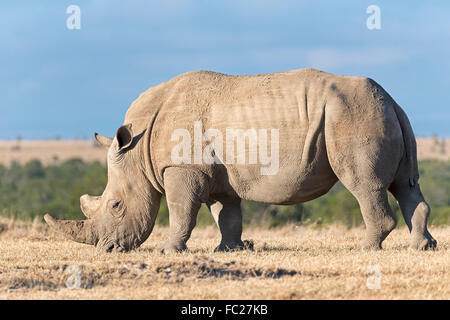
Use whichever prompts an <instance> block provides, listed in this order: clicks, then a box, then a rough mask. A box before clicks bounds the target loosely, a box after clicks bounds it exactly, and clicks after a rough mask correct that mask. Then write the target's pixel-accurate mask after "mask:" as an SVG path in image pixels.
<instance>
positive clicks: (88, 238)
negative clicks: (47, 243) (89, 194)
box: [44, 213, 98, 245]
mask: <svg viewBox="0 0 450 320" xmlns="http://www.w3.org/2000/svg"><path fill="white" fill-rule="evenodd" d="M44 220H45V222H47V224H48V225H49V226H50V227H52V228H53V229H55V230H56V231H57V232H60V233H62V234H63V235H64V236H65V237H66V238H68V239H70V240H73V241H76V242H80V243H85V244H91V245H96V244H97V242H98V235H97V232H96V229H95V227H94V224H93V221H92V220H90V219H88V220H58V219H55V218H53V217H52V216H51V215H49V214H48V213H47V214H46V215H45V216H44Z"/></svg>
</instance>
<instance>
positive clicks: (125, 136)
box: [116, 123, 133, 151]
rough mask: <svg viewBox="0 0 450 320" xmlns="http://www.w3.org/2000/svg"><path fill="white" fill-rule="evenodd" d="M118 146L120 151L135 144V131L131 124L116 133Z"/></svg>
mask: <svg viewBox="0 0 450 320" xmlns="http://www.w3.org/2000/svg"><path fill="white" fill-rule="evenodd" d="M116 139H117V144H118V148H119V149H118V151H122V150H124V149H126V148H128V147H129V146H130V145H131V143H132V142H133V131H132V130H131V123H129V124H125V125H123V126H121V127H120V128H119V129H118V130H117V133H116Z"/></svg>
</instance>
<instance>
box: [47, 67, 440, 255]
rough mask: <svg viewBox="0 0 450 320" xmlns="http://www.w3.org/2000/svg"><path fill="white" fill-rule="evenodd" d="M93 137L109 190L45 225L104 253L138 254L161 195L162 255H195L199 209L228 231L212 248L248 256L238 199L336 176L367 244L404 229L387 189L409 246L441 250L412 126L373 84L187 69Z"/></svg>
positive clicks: (326, 184)
mask: <svg viewBox="0 0 450 320" xmlns="http://www.w3.org/2000/svg"><path fill="white" fill-rule="evenodd" d="M230 132H231V133H232V134H231V138H230V137H229V136H228V133H230ZM269 133H270V139H269ZM225 136H226V139H225ZM95 138H96V140H97V141H98V142H99V143H100V144H102V145H104V146H106V147H107V148H108V154H107V163H108V183H107V186H106V188H105V190H104V192H103V194H102V195H101V196H97V197H94V196H89V195H83V196H81V198H80V203H81V205H80V206H81V210H82V211H83V213H84V214H85V216H86V218H87V219H85V220H58V219H55V218H53V217H52V216H50V215H49V214H46V215H45V217H44V218H45V220H46V222H47V223H48V224H49V225H50V226H51V227H53V228H54V229H56V230H57V231H59V232H61V233H63V234H64V235H65V236H66V237H68V238H69V239H72V240H74V241H77V242H81V243H86V244H90V245H95V246H97V248H99V249H101V250H106V251H128V250H131V249H134V248H137V247H139V246H140V245H141V244H142V243H143V242H144V241H145V240H146V239H147V238H148V237H149V235H150V233H151V232H152V229H153V227H154V224H155V219H156V216H157V213H158V210H159V206H160V200H161V197H162V196H163V195H164V196H165V197H166V200H167V204H168V209H169V225H170V227H169V237H168V240H167V241H166V242H165V243H164V244H163V245H162V246H161V252H164V253H171V252H179V251H183V250H185V249H186V248H187V247H186V242H187V241H188V239H189V237H190V235H191V232H192V229H193V228H194V226H195V224H196V217H197V213H198V210H199V208H200V206H201V205H202V204H203V203H205V204H206V205H207V206H208V208H209V209H210V211H211V214H212V215H213V217H214V219H215V221H216V223H217V225H218V227H219V230H220V232H221V236H222V239H221V242H220V244H219V246H218V247H217V248H216V249H217V250H219V251H221V250H237V249H242V248H244V247H245V245H244V243H243V241H242V240H241V235H242V213H241V208H240V202H241V199H246V200H253V201H259V202H264V203H270V204H279V205H290V204H296V203H301V202H305V201H309V200H312V199H315V198H317V197H320V196H321V195H323V194H325V193H327V192H328V191H329V190H330V188H331V187H332V186H333V185H334V184H335V183H336V182H337V181H338V180H339V181H341V182H342V184H343V185H344V186H345V187H346V188H347V189H348V190H349V191H350V192H351V193H352V194H353V195H354V196H355V198H356V199H357V200H358V203H359V205H360V209H361V213H362V216H363V220H364V223H365V225H366V237H365V240H364V242H363V244H362V246H363V248H366V249H381V248H382V246H381V244H382V242H383V240H384V239H385V238H386V237H387V236H388V234H389V233H390V232H391V231H392V230H393V229H394V228H395V226H396V219H395V217H394V215H393V212H392V210H391V208H390V206H389V203H388V191H389V192H390V193H392V194H393V196H394V197H395V198H396V199H397V201H398V203H399V206H400V208H401V211H402V214H403V218H404V220H405V222H406V224H407V226H408V228H409V230H410V233H411V242H410V247H412V248H415V249H427V248H434V247H435V246H436V240H435V239H433V237H432V236H431V234H430V233H429V231H428V229H427V219H428V217H429V213H430V208H429V206H428V204H427V202H426V201H425V200H424V197H423V195H422V193H421V190H420V187H419V184H418V179H419V173H418V164H417V156H416V154H417V152H416V142H415V137H414V134H413V131H412V128H411V125H410V123H409V121H408V118H407V116H406V114H405V112H404V111H403V110H402V109H401V108H400V106H399V105H398V104H397V103H396V102H395V101H394V100H393V99H392V98H391V96H390V95H389V94H388V93H387V92H386V91H385V90H384V89H383V88H382V87H381V86H380V85H378V84H377V83H376V82H375V81H373V80H371V79H369V78H366V77H356V76H341V75H334V74H330V73H326V72H322V71H319V70H315V69H300V70H292V71H287V72H280V73H272V74H259V75H244V76H234V75H226V74H221V73H216V72H210V71H195V72H188V73H185V74H182V75H179V76H177V77H175V78H173V79H171V80H169V81H167V82H164V83H161V84H159V85H157V86H154V87H152V88H150V89H148V90H147V91H145V92H144V93H142V94H141V95H140V96H139V97H138V98H137V99H136V100H135V101H134V102H133V103H132V104H131V106H130V108H129V109H128V111H127V113H126V116H125V121H124V123H123V125H122V126H121V127H120V128H119V129H118V130H117V133H116V136H115V137H114V138H108V137H104V136H100V135H98V134H95ZM239 139H240V140H239ZM269 140H270V142H269ZM255 141H256V142H255ZM269 151H270V152H269ZM269 153H270V156H269ZM267 159H269V160H270V161H268V160H267ZM269 162H270V163H269ZM330 210H332V208H330Z"/></svg>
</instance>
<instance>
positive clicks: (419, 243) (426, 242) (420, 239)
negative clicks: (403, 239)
mask: <svg viewBox="0 0 450 320" xmlns="http://www.w3.org/2000/svg"><path fill="white" fill-rule="evenodd" d="M436 246H437V241H436V240H435V239H433V238H432V237H431V238H426V237H424V236H417V237H413V239H412V240H411V244H410V245H409V248H410V249H413V250H428V249H432V250H433V249H436Z"/></svg>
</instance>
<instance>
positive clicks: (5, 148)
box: [0, 138, 450, 166]
mask: <svg viewBox="0 0 450 320" xmlns="http://www.w3.org/2000/svg"><path fill="white" fill-rule="evenodd" d="M0 154H1V155H2V156H1V157H0V164H2V165H6V166H9V165H11V163H12V162H13V161H16V162H19V163H22V164H25V163H27V162H29V161H31V160H34V159H38V160H40V161H41V162H42V163H43V164H44V165H49V164H57V163H60V162H62V161H65V160H69V159H72V158H80V159H83V160H84V161H86V162H93V161H99V162H101V163H105V162H106V149H104V148H101V147H99V146H98V145H97V143H95V142H94V141H93V140H61V141H60V140H44V141H38V140H36V141H20V142H18V141H14V140H9V141H0ZM417 156H418V158H419V159H420V160H422V159H436V160H442V161H447V160H450V138H417Z"/></svg>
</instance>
